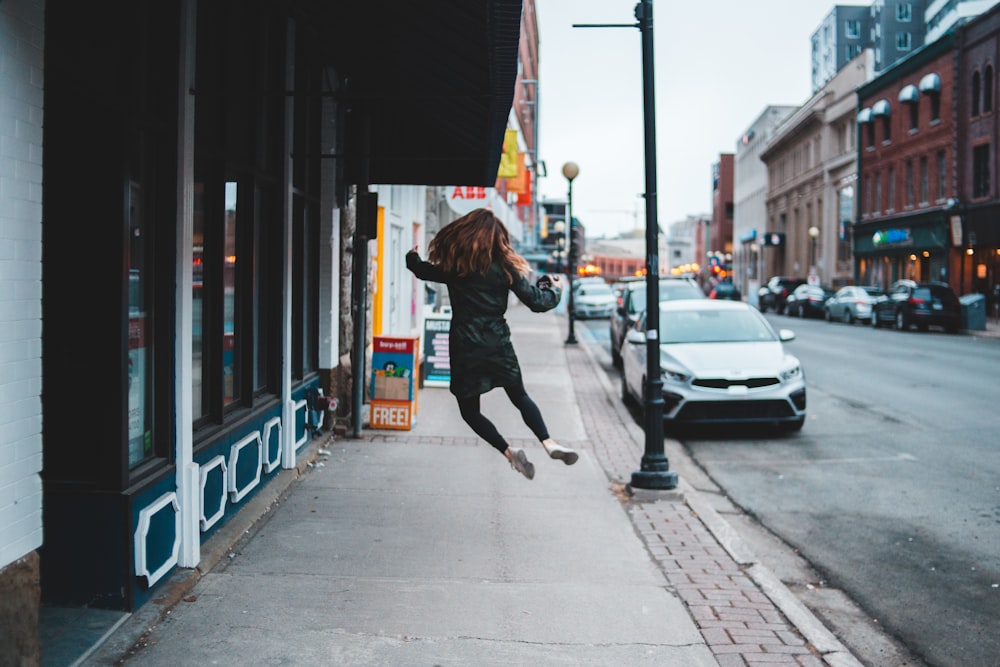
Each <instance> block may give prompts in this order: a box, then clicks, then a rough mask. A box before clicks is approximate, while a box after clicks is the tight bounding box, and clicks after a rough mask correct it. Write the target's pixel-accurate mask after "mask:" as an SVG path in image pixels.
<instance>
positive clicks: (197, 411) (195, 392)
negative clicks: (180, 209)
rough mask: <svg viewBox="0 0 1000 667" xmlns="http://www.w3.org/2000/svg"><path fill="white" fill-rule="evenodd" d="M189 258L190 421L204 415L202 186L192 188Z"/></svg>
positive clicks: (203, 236) (203, 207)
mask: <svg viewBox="0 0 1000 667" xmlns="http://www.w3.org/2000/svg"><path fill="white" fill-rule="evenodd" d="M193 246H194V248H193V250H194V252H193V255H192V264H193V265H192V267H191V272H192V286H191V292H192V313H191V409H192V416H193V417H194V419H198V418H200V417H203V416H204V415H205V401H204V393H203V388H204V387H203V384H202V377H203V375H204V366H203V364H204V358H205V355H204V346H203V343H202V328H203V326H204V322H205V299H204V292H205V289H204V286H205V283H204V280H205V273H204V268H205V263H204V251H205V184H204V183H195V184H194V237H193Z"/></svg>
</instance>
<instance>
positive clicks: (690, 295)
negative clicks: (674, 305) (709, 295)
mask: <svg viewBox="0 0 1000 667" xmlns="http://www.w3.org/2000/svg"><path fill="white" fill-rule="evenodd" d="M703 298H705V294H704V293H703V292H702V291H701V288H700V287H698V286H696V285H692V284H691V283H687V282H682V281H677V282H669V283H662V282H661V283H660V301H673V300H675V299H703ZM632 303H637V304H645V303H646V286H645V285H643V286H642V287H635V288H633V289H632Z"/></svg>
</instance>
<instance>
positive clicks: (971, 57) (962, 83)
mask: <svg viewBox="0 0 1000 667" xmlns="http://www.w3.org/2000/svg"><path fill="white" fill-rule="evenodd" d="M956 37H957V40H958V44H957V46H958V49H959V56H958V59H959V64H958V73H959V74H958V76H959V80H958V81H957V82H956V87H955V90H956V91H958V93H957V94H956V111H955V120H956V123H957V125H958V133H957V134H958V146H957V154H958V159H957V172H958V190H957V193H956V195H955V198H956V199H957V200H958V205H957V208H958V213H959V214H960V217H959V221H960V222H961V234H962V238H961V248H960V252H959V256H958V258H957V259H958V261H959V265H958V273H957V275H954V276H953V279H954V282H953V286H955V287H956V289H957V290H960V292H959V293H961V294H965V293H969V292H978V293H982V294H987V295H989V298H990V300H991V301H993V302H994V303H995V298H994V290H995V289H996V288H997V286H998V284H1000V281H998V276H1000V222H998V221H1000V186H998V182H1000V180H998V176H1000V161H998V151H997V146H998V145H1000V109H998V108H997V97H996V94H997V73H998V67H1000V65H998V62H1000V6H997V7H994V8H993V9H992V10H991V11H989V12H987V13H985V14H983V15H982V16H980V17H979V18H978V19H977V20H975V21H973V22H971V23H968V24H966V25H965V26H964V27H963V28H961V29H960V30H959V31H958V32H957V34H956Z"/></svg>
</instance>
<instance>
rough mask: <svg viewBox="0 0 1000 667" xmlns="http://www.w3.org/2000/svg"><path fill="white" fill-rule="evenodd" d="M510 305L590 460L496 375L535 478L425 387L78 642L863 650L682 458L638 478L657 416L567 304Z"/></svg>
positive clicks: (509, 425)
mask: <svg viewBox="0 0 1000 667" xmlns="http://www.w3.org/2000/svg"><path fill="white" fill-rule="evenodd" d="M508 319H509V321H510V322H511V326H512V329H513V331H514V344H515V347H516V348H517V351H518V355H519V358H520V360H521V365H522V368H523V370H524V375H525V381H526V385H527V388H528V391H529V393H530V394H531V395H532V397H533V398H534V399H535V400H536V402H537V403H538V404H539V406H540V408H541V410H542V413H543V415H544V416H545V418H546V422H547V424H548V426H549V429H550V430H551V432H552V435H553V437H555V438H556V439H557V441H559V442H561V443H562V444H565V445H567V446H571V447H576V448H579V449H580V450H581V451H582V455H581V458H580V461H579V462H578V463H577V464H576V465H574V466H565V465H563V464H562V463H561V462H558V461H552V460H549V459H548V458H546V457H545V456H544V452H543V450H542V449H541V448H540V446H539V445H538V443H537V442H536V441H535V439H534V437H533V436H532V435H531V433H530V431H528V429H527V427H525V426H524V424H523V423H522V421H521V419H520V416H519V415H518V414H517V412H516V411H515V410H514V409H513V408H512V407H511V406H510V405H509V403H508V402H507V399H506V397H505V396H504V394H503V392H501V391H494V392H491V393H490V394H487V395H486V396H485V397H484V400H483V409H484V412H485V413H486V414H487V415H488V416H489V417H490V418H491V419H493V420H494V421H495V423H496V424H497V425H498V427H499V428H500V430H501V432H503V433H504V434H505V435H506V436H508V439H509V440H510V441H511V442H512V443H513V444H515V446H523V447H525V448H526V449H527V451H528V453H529V457H530V458H531V460H532V461H533V462H534V463H535V466H536V476H535V479H534V480H532V481H529V480H527V479H525V478H524V477H522V476H521V475H519V474H517V473H515V472H514V471H513V470H511V468H510V466H509V464H508V463H507V462H506V460H505V459H503V458H502V457H501V455H500V454H498V453H497V452H496V451H494V450H493V449H492V448H491V447H489V446H488V445H487V444H485V443H484V442H482V441H481V440H478V439H477V438H476V437H475V436H474V435H473V434H472V432H471V430H469V428H468V427H467V426H466V425H465V424H464V423H463V422H462V421H461V419H460V417H459V415H458V409H457V406H456V404H455V401H454V399H453V397H452V396H451V394H450V393H449V392H448V390H447V389H441V388H424V389H422V390H421V391H420V394H419V414H418V422H417V425H416V426H415V427H414V429H413V430H411V431H404V432H395V431H372V430H365V432H364V437H363V438H361V439H352V438H344V439H339V440H336V441H332V440H328V441H326V442H324V443H322V444H314V445H313V446H312V450H311V456H313V457H314V458H313V461H312V463H311V464H310V465H308V466H305V465H304V466H302V467H301V468H300V471H298V472H299V473H300V474H296V471H287V472H288V473H289V474H288V475H284V476H282V477H280V478H279V479H278V480H275V482H273V483H272V485H270V486H271V487H274V488H270V487H269V488H268V489H267V493H263V492H262V493H261V494H260V496H261V498H260V500H259V501H258V502H256V503H254V504H252V505H251V506H248V507H247V508H246V509H245V510H244V512H243V513H241V516H240V517H238V518H237V519H234V521H233V522H231V523H233V525H234V528H233V529H232V530H229V531H227V532H226V533H224V534H219V535H217V536H215V537H213V538H212V542H211V543H210V544H207V545H205V547H204V548H203V553H204V554H205V558H204V562H203V563H202V566H201V568H199V569H198V570H195V571H184V572H181V573H179V574H178V575H176V576H175V577H174V578H173V580H172V581H171V582H170V584H169V585H168V586H167V587H166V588H167V590H166V592H165V594H164V597H163V598H161V599H160V600H157V601H155V602H153V603H150V604H149V605H147V608H144V609H142V610H140V611H139V612H137V613H136V614H133V615H132V617H131V618H129V619H128V620H127V621H126V622H125V623H123V624H122V625H121V626H120V627H119V628H118V629H117V630H116V631H115V632H114V633H113V634H112V635H111V637H110V638H108V640H107V641H106V642H105V643H104V644H103V645H102V646H101V647H100V648H99V649H98V650H96V651H95V652H94V653H93V654H92V655H90V657H89V658H87V659H86V660H85V661H84V662H83V663H82V664H84V665H110V664H121V661H122V660H125V661H126V664H128V665H170V666H175V665H206V664H217V665H257V664H289V665H335V664H336V665H341V664H343V665H467V664H482V665H526V664H537V665H550V664H552V665H556V664H565V665H607V664H635V665H654V664H656V665H678V666H684V667H689V666H699V665H723V666H729V665H749V664H757V663H760V662H766V663H769V664H774V663H778V664H791V665H823V664H830V665H858V664H859V663H858V662H857V661H856V660H855V659H854V657H853V656H851V654H850V653H849V652H848V651H847V650H846V649H845V648H844V647H843V645H841V643H840V642H839V641H838V640H837V639H836V638H835V637H834V636H833V635H832V634H831V633H829V632H828V631H827V630H826V629H825V628H824V627H823V626H822V625H821V624H820V623H819V622H818V621H817V620H816V618H815V617H814V616H813V615H812V614H811V613H810V612H809V611H808V610H806V609H805V607H804V606H802V605H801V603H799V602H798V601H797V600H796V599H795V598H794V597H793V596H792V595H791V594H790V593H789V592H788V591H787V589H785V587H784V586H783V585H782V584H781V583H780V582H779V581H777V579H776V578H774V577H773V576H771V575H770V574H769V573H768V572H767V571H766V570H765V569H763V568H762V567H761V566H760V564H759V563H756V562H755V559H754V558H753V557H752V554H749V553H748V550H747V549H746V547H745V546H743V545H742V543H741V542H740V540H739V539H738V538H737V537H735V535H734V534H733V533H732V531H731V530H730V529H729V527H728V525H726V524H725V522H724V521H723V520H722V519H721V518H720V517H719V515H718V514H717V513H716V512H715V511H714V510H713V509H712V508H711V506H710V505H709V504H708V503H707V502H705V501H703V500H702V499H701V498H700V497H699V495H698V493H697V492H696V491H695V490H694V489H693V488H692V487H691V486H690V485H688V484H687V483H686V482H685V480H684V479H683V478H682V479H681V485H680V487H679V489H678V490H676V491H672V492H639V493H637V494H635V495H631V494H630V493H629V490H628V488H627V486H626V484H625V483H626V482H627V481H628V480H629V478H630V475H631V473H632V472H633V471H634V470H636V469H637V468H638V466H639V461H640V458H641V454H642V443H643V434H642V431H641V429H640V428H639V427H638V426H637V425H636V424H635V422H634V420H631V419H630V417H629V416H628V414H627V412H625V411H624V410H623V409H622V408H621V406H620V401H619V400H618V398H617V389H616V388H614V387H611V386H609V385H610V383H609V382H608V380H607V377H606V375H605V374H604V371H603V370H602V369H601V368H599V367H598V366H597V365H596V363H595V361H596V360H595V359H594V358H592V357H591V356H590V353H589V352H588V350H587V346H586V345H584V344H580V345H577V346H570V347H567V346H565V345H564V344H563V340H562V339H563V338H564V334H565V319H564V318H563V317H562V316H560V315H557V314H554V313H546V314H541V315H539V314H534V313H530V312H529V311H528V310H527V309H526V308H524V307H522V306H520V305H515V306H512V307H511V309H510V311H509V313H508Z"/></svg>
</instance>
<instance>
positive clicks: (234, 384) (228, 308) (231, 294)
mask: <svg viewBox="0 0 1000 667" xmlns="http://www.w3.org/2000/svg"><path fill="white" fill-rule="evenodd" d="M236 194H237V184H236V183H234V182H232V181H229V182H227V183H226V209H225V223H224V226H223V248H224V255H223V258H222V402H223V404H224V405H229V404H230V403H232V402H233V401H234V400H235V399H236V398H237V397H238V396H239V393H238V388H239V378H238V375H237V373H236V369H237V368H238V367H237V365H236V298H237V293H236V285H237V281H236Z"/></svg>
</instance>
